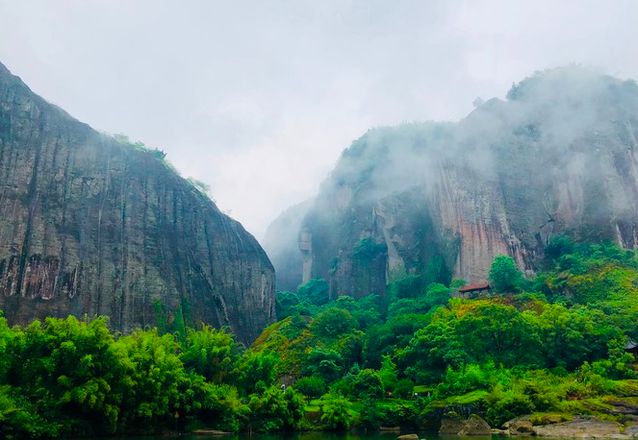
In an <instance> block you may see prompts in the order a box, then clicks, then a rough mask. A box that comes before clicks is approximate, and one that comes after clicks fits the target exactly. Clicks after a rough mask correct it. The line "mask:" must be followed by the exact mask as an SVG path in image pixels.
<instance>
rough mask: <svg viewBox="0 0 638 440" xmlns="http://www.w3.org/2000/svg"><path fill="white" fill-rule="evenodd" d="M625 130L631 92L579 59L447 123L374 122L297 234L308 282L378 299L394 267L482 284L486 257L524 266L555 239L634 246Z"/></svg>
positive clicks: (629, 138)
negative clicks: (306, 253) (504, 257)
mask: <svg viewBox="0 0 638 440" xmlns="http://www.w3.org/2000/svg"><path fill="white" fill-rule="evenodd" d="M637 137H638V86H637V85H636V84H635V83H634V82H633V81H621V80H618V79H615V78H612V77H609V76H605V75H602V74H599V73H597V72H593V71H589V70H586V69H581V68H578V67H566V68H560V69H554V70H550V71H545V72H541V73H537V74H535V75H533V76H532V77H530V78H527V79H525V80H523V81H522V82H520V83H519V84H517V85H515V86H513V87H512V89H511V90H510V91H509V93H508V95H507V99H506V100H500V99H491V100H489V101H487V102H480V103H477V108H475V110H474V111H473V112H472V113H471V114H469V115H468V116H467V117H466V118H464V119H462V120H461V121H459V122H458V123H421V124H405V125H401V126H398V127H385V128H376V129H372V130H370V131H369V132H368V133H366V134H365V135H364V136H362V137H361V138H360V139H359V140H357V141H355V142H354V144H353V145H352V146H351V147H349V148H348V149H347V150H345V151H344V153H343V155H342V157H341V158H340V160H339V162H338V164H337V166H336V168H335V169H334V171H333V172H332V173H331V175H330V176H329V177H328V178H327V180H326V181H325V182H324V183H323V185H322V186H321V190H320V193H319V195H318V197H317V198H316V200H315V201H314V202H313V204H312V206H311V208H310V209H309V211H308V214H307V215H306V217H305V219H304V221H303V222H302V224H301V226H300V228H299V231H295V233H296V234H299V233H300V232H303V233H304V234H305V237H306V241H308V240H309V241H310V242H311V244H310V246H308V245H305V244H304V246H305V247H306V248H307V247H310V248H311V255H310V257H309V260H310V261H311V263H312V268H311V270H310V272H309V274H308V276H312V277H322V278H326V279H329V280H330V283H331V289H332V293H333V294H335V293H337V294H351V295H355V296H358V295H364V294H367V293H373V292H374V293H381V294H382V293H383V292H384V290H385V286H386V285H387V283H388V282H389V281H391V280H392V279H393V278H395V277H399V276H402V275H404V274H418V275H421V276H422V277H423V278H424V281H425V282H430V281H444V282H447V281H449V280H450V279H451V278H452V277H459V278H463V279H466V280H470V281H475V280H479V279H484V278H485V277H486V275H487V271H488V269H489V265H490V263H491V260H492V259H493V257H494V256H495V255H498V254H509V255H511V256H513V257H514V258H515V259H516V261H517V262H518V264H519V266H520V267H521V268H523V269H525V270H528V271H534V270H535V269H536V268H537V267H538V264H539V262H540V261H541V259H542V256H543V252H544V248H545V245H546V244H547V242H548V240H549V239H550V238H551V236H553V235H555V234H558V233H560V234H570V235H573V236H574V237H576V238H577V239H581V240H589V241H600V240H613V241H616V242H618V243H619V244H621V245H622V246H625V247H630V248H633V247H636V246H637V245H638V229H637V222H638V153H637V150H638V144H637V142H636V138H637ZM297 252H299V251H297ZM277 269H279V268H277ZM296 271H297V273H301V271H302V268H301V267H297V268H296ZM282 275H283V274H282ZM306 278H307V277H306Z"/></svg>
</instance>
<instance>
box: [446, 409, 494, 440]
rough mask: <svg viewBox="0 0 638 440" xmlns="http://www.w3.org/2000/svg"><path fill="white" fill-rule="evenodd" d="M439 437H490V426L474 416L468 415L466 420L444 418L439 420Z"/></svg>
mask: <svg viewBox="0 0 638 440" xmlns="http://www.w3.org/2000/svg"><path fill="white" fill-rule="evenodd" d="M439 434H441V435H459V436H462V437H464V436H468V435H484V436H487V435H492V428H491V427H490V425H489V424H488V423H487V422H486V421H485V420H483V418H481V417H480V416H478V415H476V414H470V416H469V417H468V418H467V419H463V418H458V417H457V418H446V417H444V418H443V419H442V420H441V428H440V429H439Z"/></svg>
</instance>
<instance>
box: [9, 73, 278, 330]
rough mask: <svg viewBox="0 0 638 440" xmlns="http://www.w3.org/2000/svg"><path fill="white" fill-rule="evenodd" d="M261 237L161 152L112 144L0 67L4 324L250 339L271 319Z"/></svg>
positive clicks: (270, 277)
mask: <svg viewBox="0 0 638 440" xmlns="http://www.w3.org/2000/svg"><path fill="white" fill-rule="evenodd" d="M273 292H274V270H273V268H272V265H271V264H270V262H269V260H268V258H267V257H266V254H265V253H264V251H263V250H262V249H261V247H260V246H259V244H258V243H257V241H256V240H255V239H254V238H253V237H252V236H251V235H250V234H249V233H247V232H246V231H245V230H244V229H243V227H242V226H241V225H240V224H239V223H238V222H236V221H234V220H232V219H231V218H229V217H228V216H226V215H224V214H222V213H221V212H220V211H219V209H217V207H216V206H215V204H214V203H213V202H212V201H211V200H210V199H209V198H208V197H207V196H205V195H204V194H202V193H200V192H199V191H198V190H197V189H196V188H195V187H194V186H192V185H191V184H189V183H188V182H187V181H186V180H184V179H183V178H181V177H180V176H179V175H178V174H176V173H175V172H174V171H173V170H172V169H171V167H170V166H169V165H168V164H167V163H166V162H165V161H164V160H163V157H162V155H161V154H158V153H157V152H153V151H148V150H145V149H143V148H139V147H137V148H136V147H135V146H132V145H129V144H126V143H121V142H118V141H116V140H115V139H113V138H112V137H110V136H106V135H104V134H101V133H98V132H96V131H94V130H93V129H91V128H90V127H89V126H88V125H86V124H83V123H81V122H78V121H77V120H75V119H73V118H71V117H70V116H69V115H68V114H66V113H65V112H64V111H62V110H60V109H59V108H57V107H55V106H53V105H51V104H49V103H47V102H46V101H44V100H43V99H42V98H40V97H39V96H37V95H35V94H33V93H32V92H31V91H30V90H29V88H28V87H27V86H26V85H25V84H24V83H23V82H22V81H21V80H20V79H19V78H17V77H15V76H13V75H11V74H10V73H9V71H8V70H7V69H6V68H5V67H4V66H2V65H1V64H0V309H2V310H4V313H5V315H6V317H7V318H8V319H9V320H10V321H11V322H12V323H25V322H28V321H30V320H32V319H34V318H43V317H45V316H66V315H68V314H73V315H76V316H85V315H86V316H89V317H91V316H96V315H107V316H109V317H110V323H111V325H112V326H113V327H114V328H115V329H119V330H123V331H128V330H131V329H132V328H134V327H137V326H149V325H151V326H152V325H157V324H158V320H166V319H168V320H169V321H171V320H178V319H183V320H184V321H185V322H186V323H192V324H195V323H197V322H200V321H202V322H206V323H209V324H212V325H215V326H229V327H230V328H231V329H232V330H233V331H234V332H235V333H236V334H237V335H238V336H239V337H240V338H241V339H242V340H244V341H250V340H251V339H253V338H254V337H255V336H256V335H257V334H258V333H259V332H260V330H261V329H262V328H263V327H264V326H265V325H267V324H269V323H270V322H272V321H273V320H274V318H275V317H274V294H273Z"/></svg>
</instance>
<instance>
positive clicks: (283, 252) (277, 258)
mask: <svg viewBox="0 0 638 440" xmlns="http://www.w3.org/2000/svg"><path fill="white" fill-rule="evenodd" d="M311 206H312V200H307V201H305V202H302V203H299V204H297V205H294V206H291V207H290V208H288V209H286V210H285V211H284V212H282V213H281V215H279V217H277V218H276V219H275V220H274V221H273V222H272V223H271V224H270V225H269V226H268V229H267V230H266V234H265V235H264V240H263V243H262V244H263V246H264V249H265V250H266V253H268V256H269V257H270V261H272V263H273V265H274V266H275V267H277V268H278V270H277V285H276V287H277V290H295V289H296V288H297V287H298V286H299V285H300V284H301V282H302V278H303V273H302V271H301V270H300V268H302V267H303V255H302V254H301V252H299V247H298V239H299V237H298V232H299V231H300V229H301V225H302V222H303V219H304V217H305V215H306V213H307V212H308V209H310V207H311Z"/></svg>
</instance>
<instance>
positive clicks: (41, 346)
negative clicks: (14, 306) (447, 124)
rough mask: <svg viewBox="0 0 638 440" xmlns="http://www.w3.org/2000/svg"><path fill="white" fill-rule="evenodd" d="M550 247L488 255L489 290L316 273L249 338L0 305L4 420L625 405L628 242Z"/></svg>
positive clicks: (190, 422) (61, 423) (632, 296)
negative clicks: (23, 313)
mask: <svg viewBox="0 0 638 440" xmlns="http://www.w3.org/2000/svg"><path fill="white" fill-rule="evenodd" d="M545 253H546V261H545V268H544V270H543V271H540V272H538V273H537V274H536V275H534V276H525V275H524V274H522V273H521V272H520V271H519V270H518V269H517V267H516V265H515V264H514V261H513V260H512V259H511V258H509V257H507V256H498V257H496V258H495V260H494V262H493V263H492V267H491V270H490V283H491V286H492V289H491V291H488V292H483V293H479V294H477V295H475V296H474V297H471V298H462V297H460V296H459V295H458V294H457V291H458V287H459V286H461V285H463V284H464V281H462V280H453V281H452V283H451V284H450V286H445V285H443V284H439V283H432V282H429V281H430V280H426V279H424V278H423V277H422V276H419V275H408V274H403V275H395V276H394V279H393V280H392V282H391V283H390V285H389V286H388V289H387V293H386V295H385V296H384V297H381V296H376V295H370V296H365V297H362V298H359V299H353V298H351V297H349V296H339V297H337V298H330V297H329V293H328V292H329V289H328V285H327V283H326V281H324V280H321V279H315V280H311V281H309V282H308V283H306V284H305V285H302V286H300V287H299V288H298V289H297V291H296V292H279V293H278V298H277V312H278V317H279V321H278V322H276V323H275V324H272V325H271V326H269V327H268V328H266V329H265V330H264V331H263V333H262V334H261V336H259V338H258V339H257V340H256V341H255V342H254V343H253V344H252V345H251V346H250V347H248V348H246V347H244V346H243V345H242V344H240V343H238V342H237V340H236V339H235V338H234V337H233V336H232V335H231V333H230V332H228V331H227V330H225V329H221V330H218V329H214V328H211V327H207V326H203V327H201V328H199V329H192V328H186V327H185V326H184V323H183V322H180V321H179V320H170V319H167V318H166V314H163V313H162V310H161V309H160V308H158V311H157V312H158V313H157V321H158V322H157V324H158V326H157V327H156V328H152V329H139V330H136V331H134V332H132V333H130V334H126V335H124V334H119V333H114V332H111V331H110V330H109V327H108V322H107V320H106V318H100V319H95V320H88V319H84V320H78V319H76V318H74V317H69V318H66V319H54V318H48V319H46V320H45V321H43V322H41V321H35V322H33V323H32V324H30V325H28V326H25V327H19V326H15V327H9V326H8V324H7V322H6V320H5V319H4V318H0V436H1V437H3V438H20V437H24V438H44V437H52V436H60V435H94V434H98V435H105V434H114V433H149V432H158V431H161V432H178V431H190V430H193V429H197V428H204V427H205V428H214V429H219V430H224V431H239V430H250V431H253V432H257V431H259V432H275V431H293V430H306V429H322V430H344V429H349V428H353V427H358V428H361V429H376V428H379V427H380V426H403V427H411V428H412V427H413V428H415V429H416V428H420V429H427V428H438V424H439V423H440V420H441V418H442V417H455V416H459V417H461V416H467V415H469V414H470V413H472V414H479V415H481V416H482V417H484V418H485V419H486V420H487V421H488V422H489V423H490V425H491V426H493V427H498V426H500V425H502V424H503V423H504V422H506V421H507V420H509V419H511V418H513V417H515V416H519V415H526V414H531V415H532V418H531V420H532V421H535V422H538V423H542V422H543V421H545V420H568V419H569V418H570V417H572V416H573V415H575V414H592V415H598V416H600V417H604V418H607V419H617V420H621V421H622V418H623V417H624V415H623V414H622V413H618V412H617V411H614V405H618V402H627V404H628V405H630V404H632V403H633V404H635V403H636V397H635V396H636V395H638V380H637V378H638V373H637V371H636V364H635V362H636V359H635V358H634V355H633V354H632V353H631V352H630V351H628V350H627V348H628V347H630V346H631V341H632V340H636V339H638V324H637V323H638V253H637V252H636V251H632V250H623V249H620V248H618V247H617V246H615V245H612V244H582V243H574V242H573V241H572V240H570V239H569V238H567V237H563V236H560V237H556V238H555V239H554V240H552V241H551V243H550V244H549V246H548V247H547V249H546V252H545ZM631 396H634V397H631Z"/></svg>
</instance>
